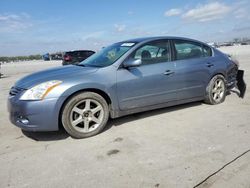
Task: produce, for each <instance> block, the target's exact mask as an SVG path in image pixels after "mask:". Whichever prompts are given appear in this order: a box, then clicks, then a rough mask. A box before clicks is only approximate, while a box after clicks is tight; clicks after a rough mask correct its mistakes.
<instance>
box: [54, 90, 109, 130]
mask: <svg viewBox="0 0 250 188" xmlns="http://www.w3.org/2000/svg"><path fill="white" fill-rule="evenodd" d="M82 92H93V93H97V94H99V95H101V96H102V97H103V98H104V100H105V101H106V102H107V104H108V106H109V108H112V100H111V98H110V96H109V95H108V94H107V93H106V92H105V91H103V90H101V89H97V88H84V89H81V90H78V91H75V92H73V93H71V94H70V95H69V96H67V98H66V99H65V100H64V101H63V103H62V105H61V106H60V110H59V113H58V128H63V126H62V122H61V117H62V111H63V108H64V106H65V105H66V104H67V102H68V101H69V100H70V99H71V98H72V97H74V96H75V95H77V94H79V93H82ZM110 110H111V109H110Z"/></svg>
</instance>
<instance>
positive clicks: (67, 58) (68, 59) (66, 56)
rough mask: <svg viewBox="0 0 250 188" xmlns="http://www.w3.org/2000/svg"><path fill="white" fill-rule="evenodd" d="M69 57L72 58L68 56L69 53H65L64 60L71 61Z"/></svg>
mask: <svg viewBox="0 0 250 188" xmlns="http://www.w3.org/2000/svg"><path fill="white" fill-rule="evenodd" d="M71 59H72V58H71V56H69V55H65V56H64V60H65V61H71Z"/></svg>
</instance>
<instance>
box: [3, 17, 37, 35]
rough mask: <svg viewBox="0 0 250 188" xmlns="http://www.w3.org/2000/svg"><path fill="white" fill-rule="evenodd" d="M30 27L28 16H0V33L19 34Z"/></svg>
mask: <svg viewBox="0 0 250 188" xmlns="http://www.w3.org/2000/svg"><path fill="white" fill-rule="evenodd" d="M31 26H32V23H31V21H30V16H29V15H28V14H27V13H21V14H0V32H19V31H22V30H24V29H27V28H29V27H31Z"/></svg>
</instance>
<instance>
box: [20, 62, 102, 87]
mask: <svg viewBox="0 0 250 188" xmlns="http://www.w3.org/2000/svg"><path fill="white" fill-rule="evenodd" d="M97 69H98V68H96V67H82V66H75V65H67V66H62V67H56V68H52V69H47V70H44V71H39V72H36V73H33V74H30V75H28V76H25V77H23V78H22V79H20V80H18V81H17V82H16V83H15V86H16V87H19V88H23V89H29V88H31V87H33V86H34V85H37V84H40V83H42V82H46V81H50V80H62V81H64V80H67V79H72V77H74V76H77V75H79V74H81V75H87V74H90V73H93V72H95V71H96V70H97Z"/></svg>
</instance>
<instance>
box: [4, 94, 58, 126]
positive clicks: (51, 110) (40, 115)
mask: <svg viewBox="0 0 250 188" xmlns="http://www.w3.org/2000/svg"><path fill="white" fill-rule="evenodd" d="M56 103H57V98H52V99H46V100H42V101H20V100H19V97H16V96H9V98H8V111H9V119H10V121H11V123H13V124H14V125H16V126H17V127H20V128H21V129H23V130H27V131H56V130H58V110H57V109H56Z"/></svg>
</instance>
